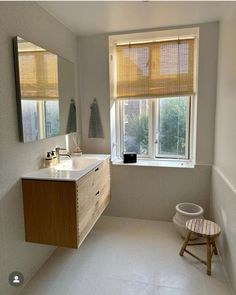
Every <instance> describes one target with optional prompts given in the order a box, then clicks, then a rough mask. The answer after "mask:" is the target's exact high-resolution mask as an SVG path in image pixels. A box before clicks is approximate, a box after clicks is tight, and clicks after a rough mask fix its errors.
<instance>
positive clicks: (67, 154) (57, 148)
mask: <svg viewBox="0 0 236 295" xmlns="http://www.w3.org/2000/svg"><path fill="white" fill-rule="evenodd" d="M55 151H56V157H57V163H60V157H69V158H71V155H70V154H69V153H62V154H60V151H66V149H65V148H60V147H56V148H55Z"/></svg>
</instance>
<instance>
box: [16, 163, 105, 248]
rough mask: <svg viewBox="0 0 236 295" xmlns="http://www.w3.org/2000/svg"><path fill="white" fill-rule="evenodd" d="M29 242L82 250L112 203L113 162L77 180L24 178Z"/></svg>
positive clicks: (26, 233) (25, 214)
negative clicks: (111, 167) (85, 240)
mask: <svg viewBox="0 0 236 295" xmlns="http://www.w3.org/2000/svg"><path fill="white" fill-rule="evenodd" d="M22 188H23V202H24V218H25V238H26V241H28V242H34V243H41V244H49V245H55V246H61V247H70V248H78V247H79V246H80V244H81V243H82V242H83V240H84V239H85V238H86V236H87V235H88V233H89V232H90V230H91V229H92V227H93V226H94V224H95V223H96V221H97V219H98V218H99V217H100V215H101V214H102V212H103V211H104V210H105V208H106V207H107V205H108V203H109V201H110V162H109V159H107V160H105V161H103V162H102V163H101V164H100V165H99V166H97V167H96V168H94V169H93V170H92V171H90V172H89V173H87V174H86V175H84V176H83V177H82V178H80V179H79V180H78V181H77V182H75V181H60V180H59V181H54V180H52V181H51V180H35V179H23V180H22Z"/></svg>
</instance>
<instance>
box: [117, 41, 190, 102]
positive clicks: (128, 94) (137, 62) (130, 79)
mask: <svg viewBox="0 0 236 295" xmlns="http://www.w3.org/2000/svg"><path fill="white" fill-rule="evenodd" d="M116 66H117V77H116V81H117V82H116V93H117V95H116V97H117V98H125V99H129V98H139V97H140V98H141V97H142V98H145V97H147V98H148V97H171V96H180V95H191V94H193V93H194V39H181V40H171V41H161V42H150V43H139V44H127V45H117V46H116Z"/></svg>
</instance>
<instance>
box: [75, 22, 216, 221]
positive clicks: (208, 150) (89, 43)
mask: <svg viewBox="0 0 236 295" xmlns="http://www.w3.org/2000/svg"><path fill="white" fill-rule="evenodd" d="M199 27H200V42H199V46H200V51H199V91H198V123H197V155H196V158H197V163H198V164H199V166H197V167H196V168H195V169H184V170H181V169H167V168H156V167H145V168H144V167H127V166H116V165H113V166H112V202H111V204H110V206H109V209H108V210H107V211H106V214H110V215H115V216H127V217H136V218H147V219H150V218H152V219H159V220H171V217H172V215H173V214H174V206H175V204H176V203H178V202H183V201H194V202H196V203H199V204H200V205H202V206H203V207H204V209H205V210H206V213H207V211H208V203H209V190H210V169H209V167H210V165H211V164H212V161H213V143H214V120H215V96H216V76H217V74H216V73H217V47H218V23H217V22H214V23H206V24H201V25H199ZM168 29H170V28H168ZM79 53H80V73H81V74H80V90H81V92H80V96H81V97H82V105H81V110H82V134H83V151H84V152H88V153H110V99H109V62H108V35H96V36H88V37H81V38H79ZM94 97H97V99H98V103H99V106H100V112H101V116H102V122H103V127H104V129H105V138H104V139H90V138H88V125H89V116H90V108H89V106H90V104H91V102H92V99H93V98H94ZM186 179H188V180H189V181H188V183H187V185H186ZM196 179H200V180H201V181H202V187H201V183H199V182H198V181H197V180H196ZM136 180H140V181H136ZM141 184H142V185H141Z"/></svg>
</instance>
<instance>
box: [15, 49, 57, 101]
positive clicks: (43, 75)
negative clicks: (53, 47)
mask: <svg viewBox="0 0 236 295" xmlns="http://www.w3.org/2000/svg"><path fill="white" fill-rule="evenodd" d="M18 57H19V70H20V87H21V98H23V99H58V97H59V94H58V70H57V56H56V55H55V54H52V53H50V52H48V51H25V52H19V55H18Z"/></svg>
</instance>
